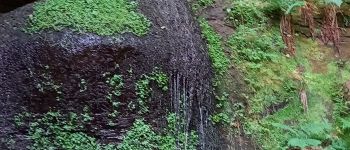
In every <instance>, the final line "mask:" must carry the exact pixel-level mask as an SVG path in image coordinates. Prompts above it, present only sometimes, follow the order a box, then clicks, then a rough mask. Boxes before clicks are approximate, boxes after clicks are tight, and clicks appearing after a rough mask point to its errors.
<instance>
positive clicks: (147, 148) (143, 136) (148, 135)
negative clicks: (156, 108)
mask: <svg viewBox="0 0 350 150" xmlns="http://www.w3.org/2000/svg"><path fill="white" fill-rule="evenodd" d="M159 140H160V137H159V135H157V134H156V133H155V132H154V131H153V129H152V127H151V126H150V125H148V124H146V123H145V122H144V121H143V120H136V121H135V123H134V125H133V126H132V128H131V129H130V130H129V131H128V132H127V133H126V135H125V136H124V138H123V141H122V143H121V144H119V145H118V149H120V150H139V149H143V150H153V149H157V148H158V142H159Z"/></svg>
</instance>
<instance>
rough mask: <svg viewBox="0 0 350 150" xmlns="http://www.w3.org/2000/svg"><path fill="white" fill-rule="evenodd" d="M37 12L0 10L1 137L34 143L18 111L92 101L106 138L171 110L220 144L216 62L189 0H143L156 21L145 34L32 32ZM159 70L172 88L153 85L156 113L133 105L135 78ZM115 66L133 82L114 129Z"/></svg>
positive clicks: (205, 144) (209, 143)
mask: <svg viewBox="0 0 350 150" xmlns="http://www.w3.org/2000/svg"><path fill="white" fill-rule="evenodd" d="M32 11H33V5H32V4H29V5H26V6H24V7H21V8H19V9H16V10H14V11H11V12H9V13H4V14H2V15H0V35H1V38H0V72H1V75H0V82H1V84H0V118H1V119H0V138H1V139H4V138H7V137H10V136H11V137H13V138H14V139H16V141H17V143H18V144H16V148H15V149H24V148H25V147H26V146H27V145H28V143H27V142H28V141H27V140H26V137H24V136H23V134H24V133H23V131H20V130H18V129H17V128H16V127H15V125H14V117H15V115H16V114H18V113H21V112H22V111H30V112H34V113H45V112H48V111H50V110H52V109H55V110H61V111H80V110H82V109H83V107H84V106H89V107H90V108H91V109H92V112H93V113H94V116H95V118H96V119H95V120H94V121H93V123H92V124H91V130H90V132H91V133H90V134H93V135H95V137H99V138H100V140H102V141H110V140H112V141H118V140H121V138H120V137H121V136H122V135H123V134H124V133H125V132H126V130H127V129H129V128H130V126H131V125H132V123H133V122H134V120H135V119H136V118H140V117H143V118H145V119H146V120H147V121H148V122H149V123H151V124H153V125H155V126H162V124H163V122H164V121H165V116H166V113H167V110H170V111H172V112H177V113H180V112H183V113H184V114H185V115H184V116H183V117H185V118H184V119H185V125H186V128H187V129H188V130H191V129H193V130H196V131H198V133H199V136H200V144H199V146H198V148H199V149H219V148H218V147H217V145H218V144H217V143H218V142H217V140H218V136H217V131H216V129H215V127H214V126H213V125H212V124H211V122H210V120H209V116H210V114H211V113H212V112H213V106H214V98H213V97H212V94H211V89H212V87H211V79H212V70H211V65H210V60H209V57H208V53H207V50H206V48H205V47H204V46H203V45H205V44H203V41H202V39H201V36H200V31H199V29H198V25H197V23H196V22H195V20H194V18H193V17H192V16H191V11H190V9H189V7H188V4H187V2H186V0H146V1H140V11H141V12H142V13H143V14H144V15H146V16H147V17H148V19H150V20H151V22H152V27H151V31H150V32H149V34H148V35H146V36H143V37H137V36H135V35H132V34H129V33H126V34H123V35H118V36H110V37H106V36H97V35H95V34H90V33H77V32H73V31H71V30H69V29H64V30H62V31H44V32H41V33H35V34H28V33H25V32H24V31H23V29H24V28H25V26H26V22H27V18H28V16H29V15H31V14H32ZM155 68H158V69H160V70H162V71H163V72H165V73H166V74H167V75H168V76H169V77H170V80H169V90H168V92H162V90H161V89H157V88H156V87H154V88H153V91H152V97H151V98H150V99H149V104H148V106H149V110H150V111H149V113H146V114H139V113H137V111H135V110H130V109H128V105H129V102H130V101H133V100H135V99H136V94H135V83H136V82H137V80H139V79H141V78H142V75H144V74H149V73H150V72H152V71H153V70H154V69H155ZM107 72H110V73H112V74H113V73H117V74H121V75H123V77H124V85H125V86H124V88H123V90H122V95H121V96H120V98H119V99H120V107H119V109H118V111H119V112H120V114H119V115H118V118H117V119H116V120H118V121H117V122H116V126H115V127H113V128H111V127H108V126H104V125H105V124H106V123H105V122H106V113H107V111H106V110H109V109H110V107H111V106H109V105H110V104H109V103H108V102H107V101H106V95H107V94H108V92H109V91H110V88H109V86H108V85H107V84H106V78H107V77H106V76H104V74H105V75H106V73H107ZM82 81H84V84H85V86H86V89H84V90H83V91H81V83H82ZM2 145H5V144H4V143H2ZM0 148H1V145H0Z"/></svg>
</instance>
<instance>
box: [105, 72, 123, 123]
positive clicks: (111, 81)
mask: <svg viewBox="0 0 350 150" xmlns="http://www.w3.org/2000/svg"><path fill="white" fill-rule="evenodd" d="M106 83H107V84H108V85H109V87H110V88H111V89H112V91H111V92H110V93H108V95H107V99H108V100H109V102H110V103H111V104H112V113H110V114H109V115H108V116H109V117H111V118H112V119H113V118H116V117H117V115H118V107H119V104H120V102H119V101H118V97H119V96H121V95H122V92H121V90H122V88H123V87H124V81H123V76H122V75H117V74H115V75H113V76H112V77H111V78H108V79H107V81H106ZM109 124H111V125H112V124H113V123H112V122H111V121H110V123H109Z"/></svg>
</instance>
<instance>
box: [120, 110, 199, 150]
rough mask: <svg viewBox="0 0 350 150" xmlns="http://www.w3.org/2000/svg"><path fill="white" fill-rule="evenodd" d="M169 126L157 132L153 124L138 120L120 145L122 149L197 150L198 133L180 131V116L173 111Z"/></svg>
mask: <svg viewBox="0 0 350 150" xmlns="http://www.w3.org/2000/svg"><path fill="white" fill-rule="evenodd" d="M167 121H168V126H167V127H166V128H164V129H162V130H161V132H160V133H156V132H155V131H154V130H153V129H152V126H150V125H148V124H146V123H145V121H144V120H136V121H135V123H134V125H133V126H132V127H131V129H130V130H129V131H128V132H127V133H126V135H125V136H124V138H123V141H122V142H121V143H120V144H119V145H118V149H120V150H139V149H142V150H154V149H159V150H171V149H188V150H195V149H196V146H197V143H198V135H197V134H196V133H195V132H194V131H192V132H190V133H188V132H187V131H178V128H177V125H178V123H179V122H178V121H180V124H182V123H183V122H182V121H181V120H180V118H179V117H178V116H177V115H175V114H173V113H171V114H169V115H168V117H167ZM182 125H183V124H182Z"/></svg>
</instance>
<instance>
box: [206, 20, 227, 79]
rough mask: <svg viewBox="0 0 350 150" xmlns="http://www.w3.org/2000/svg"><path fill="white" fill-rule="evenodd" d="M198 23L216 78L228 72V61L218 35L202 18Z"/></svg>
mask: <svg viewBox="0 0 350 150" xmlns="http://www.w3.org/2000/svg"><path fill="white" fill-rule="evenodd" d="M199 23H200V26H201V29H202V37H203V38H204V39H205V40H206V41H207V46H208V49H209V57H210V58H211V62H212V66H213V68H214V70H215V76H216V78H218V77H219V76H222V75H224V73H225V72H226V71H227V70H228V68H229V64H230V60H229V59H228V58H227V56H226V55H225V51H224V48H223V47H222V46H223V45H222V42H221V37H220V35H219V34H217V33H216V32H215V31H214V29H213V28H212V27H211V26H210V25H209V24H208V22H207V21H206V20H205V19H204V18H200V19H199Z"/></svg>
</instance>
